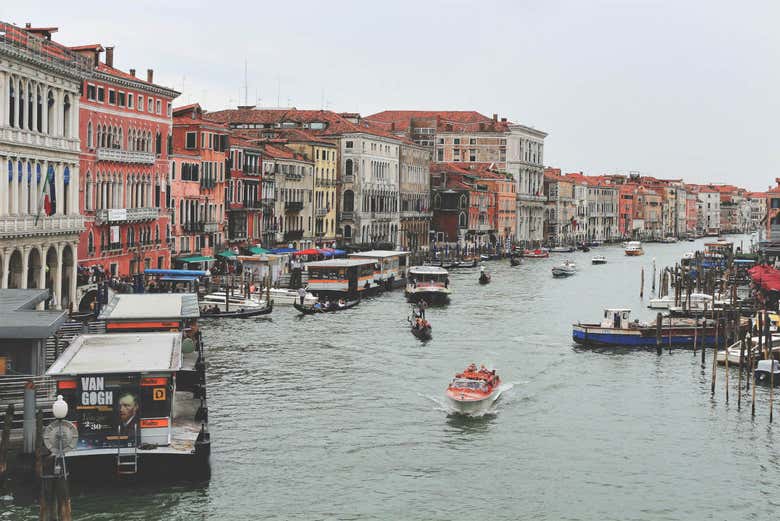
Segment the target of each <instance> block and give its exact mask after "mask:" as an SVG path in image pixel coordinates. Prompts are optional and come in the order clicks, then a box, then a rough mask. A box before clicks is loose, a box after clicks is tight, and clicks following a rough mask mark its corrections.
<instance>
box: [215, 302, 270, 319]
mask: <svg viewBox="0 0 780 521" xmlns="http://www.w3.org/2000/svg"><path fill="white" fill-rule="evenodd" d="M273 310H274V301H273V300H272V301H271V303H270V304H269V305H267V306H265V307H262V308H260V309H241V308H239V309H237V310H235V311H217V312H213V313H209V312H207V311H206V312H204V311H201V313H200V318H252V317H259V316H261V315H268V314H269V313H271V311H273Z"/></svg>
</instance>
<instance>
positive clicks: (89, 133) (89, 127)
mask: <svg viewBox="0 0 780 521" xmlns="http://www.w3.org/2000/svg"><path fill="white" fill-rule="evenodd" d="M87 146H88V147H89V148H93V145H92V122H91V121H90V122H89V123H87Z"/></svg>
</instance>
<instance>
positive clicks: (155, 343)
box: [46, 333, 181, 376]
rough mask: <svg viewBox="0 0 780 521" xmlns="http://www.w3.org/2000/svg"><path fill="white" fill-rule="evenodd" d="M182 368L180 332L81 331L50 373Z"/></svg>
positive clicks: (74, 373) (123, 371)
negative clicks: (115, 332) (97, 332)
mask: <svg viewBox="0 0 780 521" xmlns="http://www.w3.org/2000/svg"><path fill="white" fill-rule="evenodd" d="M179 369H181V333H117V334H113V335H81V336H78V337H76V338H75V339H74V340H73V342H71V344H70V345H69V346H68V348H67V349H65V351H64V352H63V353H62V355H60V357H59V358H58V359H57V361H56V362H54V363H53V364H52V366H51V367H50V368H49V370H48V371H46V374H47V375H48V376H64V375H80V374H111V373H114V374H116V373H119V374H125V373H151V372H170V371H178V370H179Z"/></svg>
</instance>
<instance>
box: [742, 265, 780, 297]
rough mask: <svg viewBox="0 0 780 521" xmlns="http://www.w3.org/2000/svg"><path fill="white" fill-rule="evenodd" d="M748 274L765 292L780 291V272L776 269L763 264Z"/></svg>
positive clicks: (751, 269)
mask: <svg viewBox="0 0 780 521" xmlns="http://www.w3.org/2000/svg"><path fill="white" fill-rule="evenodd" d="M748 274H749V275H750V278H751V279H753V282H755V283H756V285H757V286H758V287H760V288H761V289H763V290H764V291H780V271H778V270H776V269H775V268H773V267H771V266H766V265H763V264H762V265H759V266H754V267H753V268H750V269H749V270H748Z"/></svg>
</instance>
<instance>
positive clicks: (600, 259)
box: [590, 255, 607, 264]
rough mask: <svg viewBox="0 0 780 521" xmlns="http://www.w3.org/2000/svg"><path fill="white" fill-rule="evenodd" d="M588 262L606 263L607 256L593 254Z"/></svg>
mask: <svg viewBox="0 0 780 521" xmlns="http://www.w3.org/2000/svg"><path fill="white" fill-rule="evenodd" d="M590 262H591V263H592V264H606V263H607V258H606V257H605V256H603V255H594V256H593V258H592V259H591V260H590Z"/></svg>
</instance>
